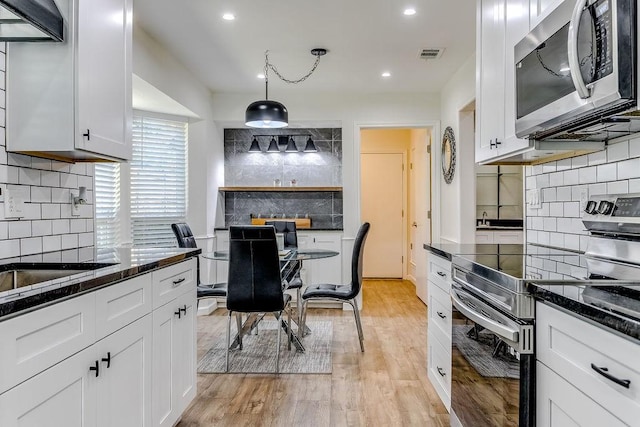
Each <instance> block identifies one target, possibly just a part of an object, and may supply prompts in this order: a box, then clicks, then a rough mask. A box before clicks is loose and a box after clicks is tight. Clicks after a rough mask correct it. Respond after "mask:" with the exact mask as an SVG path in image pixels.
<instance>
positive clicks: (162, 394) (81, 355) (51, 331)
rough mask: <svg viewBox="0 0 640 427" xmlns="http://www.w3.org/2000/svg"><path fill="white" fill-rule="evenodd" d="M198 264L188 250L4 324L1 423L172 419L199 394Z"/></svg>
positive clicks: (111, 423)
mask: <svg viewBox="0 0 640 427" xmlns="http://www.w3.org/2000/svg"><path fill="white" fill-rule="evenodd" d="M195 269H196V263H195V258H190V259H189V260H186V261H183V262H181V263H178V264H173V265H171V266H168V267H164V268H162V269H158V270H154V271H153V272H150V273H147V274H143V275H139V276H136V277H134V278H131V279H129V280H126V281H123V282H120V283H118V284H115V285H112V286H108V287H105V288H103V289H100V290H97V291H95V292H90V293H87V294H85V295H82V296H79V297H77V298H72V299H70V300H68V301H63V302H60V303H57V304H54V305H51V306H48V307H45V308H42V309H40V310H36V311H33V312H30V313H27V314H24V315H22V316H17V317H14V318H12V319H9V320H7V321H4V322H0V338H1V339H2V344H1V345H2V347H1V349H0V356H2V357H0V361H1V362H3V364H2V366H1V369H0V374H1V375H0V426H2V427H14V426H15V427H17V426H20V427H24V426H26V427H41V426H52V427H58V426H64V427H74V426H78V427H80V426H83V427H87V426H89V427H92V426H98V427H103V426H104V427H129V426H130V427H147V426H160V425H168V426H172V425H174V424H175V423H176V422H177V421H178V420H179V419H180V416H181V414H182V412H183V411H184V409H185V408H186V407H187V406H188V405H189V403H190V402H191V400H193V398H194V397H195V394H196V316H195V315H196V313H195V307H196V288H195V274H196V272H195ZM167 283H170V286H167ZM178 290H179V292H180V293H178ZM158 298H160V299H158ZM157 301H161V302H162V303H164V304H162V305H159V306H158V305H157V304H156V303H157ZM152 307H157V308H156V309H155V310H153V311H152ZM96 331H97V332H96Z"/></svg>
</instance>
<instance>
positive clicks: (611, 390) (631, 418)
mask: <svg viewBox="0 0 640 427" xmlns="http://www.w3.org/2000/svg"><path fill="white" fill-rule="evenodd" d="M536 318H537V321H536V338H537V345H536V351H537V354H538V356H537V359H538V360H539V361H540V362H542V363H544V364H545V365H547V366H548V367H549V368H551V369H552V370H553V371H554V372H555V373H557V374H558V375H560V376H561V377H563V378H564V379H565V380H567V381H568V382H569V383H570V384H572V385H573V386H574V387H576V388H577V389H578V390H581V391H582V392H583V393H585V394H586V395H587V396H589V397H590V398H591V399H593V400H594V401H596V402H598V404H600V405H601V406H602V407H603V408H605V409H606V410H607V411H609V412H611V413H613V414H615V415H616V416H618V417H619V418H620V419H621V420H622V421H624V422H625V423H627V424H629V425H633V424H635V423H637V420H638V419H640V366H639V365H638V360H640V344H638V343H635V342H632V341H630V340H627V339H625V338H622V337H620V336H618V335H614V333H613V332H609V331H607V330H606V329H603V328H600V327H598V326H595V325H592V324H591V323H588V322H586V321H584V320H581V319H578V318H577V317H574V316H572V315H569V314H566V313H564V312H561V311H559V310H556V309H554V308H551V307H549V306H548V305H545V304H542V303H537V304H536ZM592 365H593V366H594V367H596V368H601V369H602V370H604V369H605V368H606V370H607V371H606V372H604V373H606V374H607V375H610V376H612V377H615V378H618V379H621V380H628V381H630V383H629V388H625V387H623V386H621V385H618V384H616V383H615V382H614V381H612V380H610V379H607V378H605V376H604V375H601V374H599V373H598V372H596V370H595V369H594V368H593V367H592Z"/></svg>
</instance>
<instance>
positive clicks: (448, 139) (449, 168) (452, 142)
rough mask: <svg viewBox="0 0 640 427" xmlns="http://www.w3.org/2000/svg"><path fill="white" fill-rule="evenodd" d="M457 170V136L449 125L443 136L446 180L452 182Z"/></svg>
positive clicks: (443, 165)
mask: <svg viewBox="0 0 640 427" xmlns="http://www.w3.org/2000/svg"><path fill="white" fill-rule="evenodd" d="M455 170H456V137H455V136H454V135H453V129H451V126H447V128H446V129H445V130H444V135H443V136H442V175H443V176H444V182H446V183H447V184H451V181H453V174H454V172H455Z"/></svg>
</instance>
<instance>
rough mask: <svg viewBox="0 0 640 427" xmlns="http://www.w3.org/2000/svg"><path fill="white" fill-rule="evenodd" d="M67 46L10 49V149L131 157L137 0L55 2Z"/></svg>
mask: <svg viewBox="0 0 640 427" xmlns="http://www.w3.org/2000/svg"><path fill="white" fill-rule="evenodd" d="M56 4H57V5H58V8H59V9H60V12H61V13H62V15H63V17H64V20H65V21H64V22H65V41H64V42H62V43H16V42H12V43H9V44H8V45H7V46H8V47H7V106H8V108H7V150H8V151H15V152H23V153H28V154H31V155H36V156H42V157H48V158H58V159H67V160H72V161H92V160H100V159H108V160H116V161H121V160H129V159H130V158H131V142H130V141H131V116H132V115H131V108H132V107H131V70H132V68H131V67H132V65H131V49H132V46H131V44H132V32H131V31H132V0H93V1H91V2H86V1H80V0H56Z"/></svg>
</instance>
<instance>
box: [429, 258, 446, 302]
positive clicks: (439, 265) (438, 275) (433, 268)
mask: <svg viewBox="0 0 640 427" xmlns="http://www.w3.org/2000/svg"><path fill="white" fill-rule="evenodd" d="M428 279H429V281H431V282H433V283H435V284H436V285H438V286H440V287H441V288H442V290H444V291H445V292H447V293H448V292H449V290H450V288H451V261H449V260H447V259H444V258H440V257H439V256H436V255H433V254H429V277H428Z"/></svg>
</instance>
